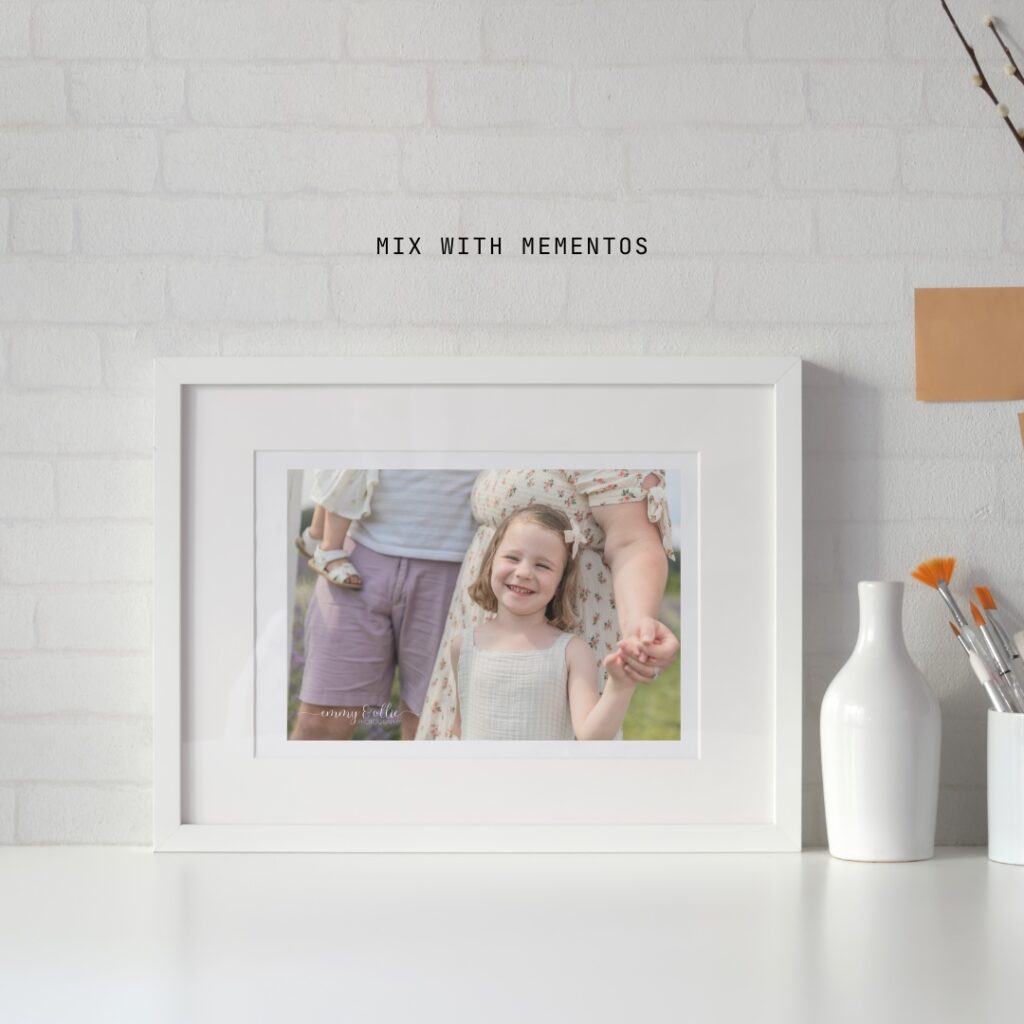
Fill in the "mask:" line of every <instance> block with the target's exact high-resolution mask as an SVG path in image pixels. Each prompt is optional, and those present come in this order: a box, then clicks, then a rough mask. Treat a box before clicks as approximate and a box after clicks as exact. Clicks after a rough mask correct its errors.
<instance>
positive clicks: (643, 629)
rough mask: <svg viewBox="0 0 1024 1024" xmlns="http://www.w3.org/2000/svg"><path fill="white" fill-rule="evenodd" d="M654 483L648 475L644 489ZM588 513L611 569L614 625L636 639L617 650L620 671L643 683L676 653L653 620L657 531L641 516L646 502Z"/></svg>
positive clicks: (661, 555) (664, 572) (659, 568)
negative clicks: (598, 530)
mask: <svg viewBox="0 0 1024 1024" xmlns="http://www.w3.org/2000/svg"><path fill="white" fill-rule="evenodd" d="M658 482H659V481H658V478H657V477H656V476H655V475H654V474H653V473H652V474H651V475H650V476H648V477H647V478H646V479H645V480H644V482H643V486H644V489H645V490H646V489H649V488H650V487H653V486H656V485H657V484H658ZM591 513H592V514H593V516H594V519H595V521H596V522H597V525H598V526H600V527H601V529H602V530H603V531H604V535H605V542H604V560H605V562H607V563H608V568H609V569H611V573H612V592H613V593H614V595H615V606H616V609H617V611H618V616H619V628H620V629H621V630H622V635H623V637H624V638H626V640H634V641H636V642H635V643H633V644H628V645H627V644H625V643H624V645H623V647H622V649H621V653H622V655H623V658H624V663H625V666H626V671H627V672H628V673H631V676H630V678H634V679H636V680H638V681H642V682H648V681H649V680H651V679H653V678H654V677H655V676H656V675H657V674H658V672H660V671H661V670H662V669H664V668H665V667H666V666H668V665H671V664H672V662H673V661H674V660H675V657H676V655H677V654H678V653H679V641H678V640H677V639H676V637H675V634H673V632H672V631H671V630H670V629H669V628H668V627H667V626H666V625H664V623H662V622H659V621H658V612H659V611H660V609H661V600H662V597H663V596H664V593H665V582H666V580H667V579H668V558H667V557H666V555H665V549H664V548H663V547H662V543H661V532H660V530H659V529H658V527H657V525H656V524H655V523H652V522H651V521H650V520H649V519H648V518H647V502H646V501H629V502H624V503H622V504H616V505H596V506H593V507H592V508H591Z"/></svg>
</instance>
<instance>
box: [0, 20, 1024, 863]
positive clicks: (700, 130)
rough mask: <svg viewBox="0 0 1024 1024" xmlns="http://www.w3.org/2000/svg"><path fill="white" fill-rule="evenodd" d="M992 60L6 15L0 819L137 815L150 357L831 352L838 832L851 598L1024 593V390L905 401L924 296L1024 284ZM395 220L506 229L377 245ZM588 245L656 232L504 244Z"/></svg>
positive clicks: (69, 829)
mask: <svg viewBox="0 0 1024 1024" xmlns="http://www.w3.org/2000/svg"><path fill="white" fill-rule="evenodd" d="M954 7H955V9H956V13H957V14H958V15H959V16H960V17H961V19H962V24H963V25H964V26H965V28H966V29H967V30H968V32H969V34H970V35H972V36H973V38H974V41H975V43H976V44H977V45H979V49H983V46H984V41H983V39H982V35H981V31H980V29H977V28H976V27H977V26H978V25H979V24H980V17H981V15H982V14H984V13H987V9H986V8H985V7H984V5H982V4H981V3H980V0H957V3H956V4H955V5H954ZM994 13H996V14H999V13H1000V12H998V11H995V12H994ZM1007 16H1008V18H1010V19H1011V22H1012V16H1011V14H1010V12H1007ZM1014 27H1015V31H1016V34H1017V36H1019V35H1020V34H1021V33H1022V32H1024V22H1020V23H1018V24H1016V25H1015V26H1014ZM985 58H986V59H988V58H991V60H990V61H989V63H990V64H993V66H998V65H999V64H1000V63H1001V62H1002V61H1001V58H1000V57H999V55H998V54H997V53H995V52H994V51H993V52H988V51H985ZM969 70H970V69H969V67H968V65H967V62H966V58H965V55H964V54H963V53H962V51H961V50H960V48H959V44H958V43H957V41H956V39H955V37H954V36H953V34H952V32H951V30H950V28H949V26H948V24H946V23H945V20H944V18H943V17H942V13H941V9H940V8H939V7H938V5H937V4H936V5H933V6H931V5H926V4H922V3H921V2H920V0H850V2H848V3H845V4H836V3H831V2H828V0H782V2H779V0H771V2H769V0H682V2H670V0H641V2H630V3H626V2H611V0H551V2H537V0H531V2H525V0H524V2H499V0H494V2H490V0H487V2H484V0H385V2H382V3H377V2H374V3H371V2H363V0H298V2H296V0H254V2H245V3H242V2H238V0H208V2H182V0H174V2H160V0H155V2H153V0H145V2H144V0H11V2H5V3H0V128H2V131H0V843H25V844H32V843H147V842H149V841H150V839H151V825H150V817H149V816H150V802H151V797H152V793H151V782H152V779H151V756H152V725H151V720H150V715H151V709H152V698H151V685H152V675H151V669H150V663H149V655H150V644H151V640H150V636H151V631H152V614H153V613H152V594H151V586H152V571H153V570H152V566H153V551H152V543H153V532H152V525H151V520H152V515H153V502H152V494H151V489H152V416H153V396H152V385H151V369H152V359H153V358H154V357H155V356H161V355H194V354H200V355H225V356H246V355H264V354H266V355H282V354H290V355H302V354H309V355H323V354H339V355H343V354H351V355H389V356H396V357H398V356H401V355H412V354H415V355H428V354H436V355H474V356H479V355H499V354H510V353H521V354H544V353H552V352H554V351H556V350H558V351H562V352H565V353H567V354H576V355H581V356H586V355H597V354H602V355H609V354H629V355H635V356H637V357H641V358H642V357H643V356H644V355H648V354H650V355H664V354H688V355H711V354H715V355H721V354H736V355H801V356H803V357H804V358H805V359H806V360H808V366H807V373H806V381H807V391H806V397H805V405H804V417H805V433H806V443H805V459H806V463H805V469H806V474H805V477H806V498H805V537H804V540H805V587H806V603H805V607H806V612H805V631H806V650H805V699H804V715H805V723H804V724H805V740H804V806H805V828H804V839H805V843H807V844H808V845H820V844H822V843H824V841H825V832H824V818H823V813H822V796H821V783H820V778H821V775H820V766H819V763H818V741H817V714H818V708H819V705H820V700H821V696H822V693H823V692H824V689H825V687H826V686H827V685H828V682H829V680H830V679H831V678H832V676H833V675H834V674H835V672H836V671H837V670H838V668H839V667H840V665H841V664H842V663H843V661H844V660H845V658H846V656H847V655H848V653H849V650H850V648H851V646H852V643H853V639H854V636H855V633H856V626H857V621H856V620H857V609H856V595H855V584H856V582H857V581H858V580H859V579H865V578H893V579H905V578H906V575H907V571H908V569H909V568H911V567H912V566H913V565H915V564H916V563H917V562H918V561H920V560H921V559H922V558H924V557H926V556H928V555H932V554H939V553H944V552H946V551H956V552H957V553H958V554H959V555H960V557H961V558H962V559H963V571H964V572H965V573H966V574H970V573H972V572H981V571H984V572H985V573H986V575H987V577H988V578H989V579H990V580H991V583H992V585H993V587H994V589H995V590H996V592H997V594H1000V595H1005V596H1007V597H1008V598H1011V600H1010V605H1011V607H1013V600H1012V599H1013V598H1017V605H1018V606H1019V604H1020V601H1019V598H1018V595H1019V594H1020V593H1021V588H1022V587H1024V556H1022V555H1020V554H1018V552H1019V551H1020V550H1021V545H1020V543H1019V530H1020V523H1021V520H1022V517H1024V513H1022V512H1021V509H1022V508H1024V501H1022V491H1024V484H1022V483H1020V479H1021V475H1020V439H1019V436H1018V434H1017V427H1016V419H1015V417H1014V416H1013V410H1011V409H1010V408H1009V407H1007V406H998V405H986V404H976V405H965V406H955V407H953V406H925V405H918V404H916V403H914V402H913V400H912V394H913V352H912V345H913V303H912V295H913V289H914V288H915V287H920V286H929V285H947V284H964V285H969V284H1020V262H1019V257H1020V254H1021V253H1022V252H1024V203H1022V202H1021V200H1020V198H1019V195H1020V188H1021V184H1022V179H1021V173H1022V170H1021V162H1020V154H1019V151H1018V150H1017V149H1016V148H1015V147H1014V146H1013V144H1012V141H1011V140H1010V139H1009V138H1008V135H1007V133H1006V131H1005V128H1004V127H1003V126H1002V125H1000V124H999V123H998V121H997V120H996V119H995V115H994V113H993V111H992V109H991V105H990V104H988V103H987V101H986V100H985V98H984V97H983V96H981V95H980V94H979V93H978V91H977V90H972V89H971V87H970V86H969V84H968V83H967V78H968V74H969ZM998 77H999V82H998V86H999V88H1000V89H1003V88H1004V87H1005V85H1006V83H1005V82H1004V81H1003V79H1002V76H1001V74H1000V75H999V76H998ZM1011 84H1012V83H1011ZM1007 98H1008V100H1010V101H1012V100H1013V99H1015V96H1013V95H1009V96H1007ZM409 233H413V234H422V235H424V236H426V237H427V238H435V237H436V236H437V235H440V234H442V233H444V234H460V233H461V234H469V235H475V234H480V235H493V234H501V235H504V236H505V238H506V254H505V255H503V256H502V257H501V258H500V260H499V259H491V258H489V257H481V258H466V259H463V260H461V261H459V262H454V261H449V262H446V261H445V260H443V259H441V258H439V257H437V256H434V255H431V256H424V257H422V258H420V259H419V260H418V261H409V262H405V261H398V260H390V259H388V260H385V259H379V258H377V257H376V256H375V255H374V249H375V241H376V237H377V235H396V234H402V235H405V234H409ZM564 233H568V234H572V233H583V234H587V233H594V234H600V235H605V234H619V235H630V236H636V235H641V234H642V235H646V236H647V238H648V246H649V250H650V251H649V254H648V255H647V256H645V257H642V258H637V257H619V256H616V257H602V258H600V259H593V260H587V259H576V260H573V259H563V258H560V257H559V258H555V257H549V258H542V257H524V256H520V255H518V254H517V253H515V252H514V251H513V252H509V251H508V248H512V249H515V248H517V246H516V244H515V243H516V240H517V239H518V236H519V235H520V234H564ZM510 243H511V244H510ZM456 310H457V312H455V311H456ZM906 619H907V632H908V639H909V644H910V648H911V651H912V653H913V655H914V657H915V658H916V660H917V661H918V663H919V664H920V665H921V667H922V668H923V669H924V670H925V672H926V674H927V675H928V676H929V678H930V679H931V680H932V682H933V685H934V686H935V689H936V691H937V692H938V693H939V695H940V697H941V700H942V704H943V713H944V744H945V754H944V759H943V765H942V781H943V790H942V794H941V799H940V810H939V835H938V839H939V842H940V843H980V842H983V841H984V838H985V836H984V827H985V826H984V785H985V769H984V759H983V736H982V734H981V732H980V731H979V729H980V727H979V722H981V721H982V720H983V717H984V713H983V703H982V701H981V698H980V695H979V694H978V692H977V688H976V687H972V684H971V683H970V682H969V680H968V679H967V676H966V673H965V672H964V671H963V665H962V663H961V662H960V661H959V660H958V659H957V658H956V657H955V656H954V655H955V652H954V651H951V650H950V647H949V644H948V642H947V638H946V636H945V635H944V632H943V631H944V629H945V624H944V621H943V619H942V613H941V609H940V607H938V605H937V602H936V601H935V600H934V598H933V596H932V595H931V594H929V593H926V592H922V591H920V590H917V589H913V588H911V589H909V590H908V593H907V601H906Z"/></svg>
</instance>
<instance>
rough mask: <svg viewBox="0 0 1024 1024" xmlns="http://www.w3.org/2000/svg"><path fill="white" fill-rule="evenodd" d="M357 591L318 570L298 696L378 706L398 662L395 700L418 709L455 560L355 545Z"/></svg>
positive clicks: (444, 617) (316, 701) (331, 703)
mask: <svg viewBox="0 0 1024 1024" xmlns="http://www.w3.org/2000/svg"><path fill="white" fill-rule="evenodd" d="M350 557H351V559H352V564H353V565H354V566H355V567H356V569H358V570H359V575H360V576H361V577H362V578H363V588H362V590H345V589H343V588H342V587H335V586H332V585H331V584H330V583H328V582H327V580H325V579H324V578H323V577H318V579H317V581H316V586H315V587H314V588H313V596H312V598H311V599H310V602H309V609H308V611H307V612H306V666H305V669H304V671H303V675H302V689H301V691H300V693H299V698H300V700H303V701H305V703H307V704H322V705H325V706H327V707H362V706H363V705H373V706H375V707H380V706H381V705H384V704H386V703H387V702H388V700H389V698H390V696H391V680H392V677H393V676H394V674H395V668H396V666H397V668H398V676H399V680H400V683H401V692H402V700H404V701H405V703H406V704H408V705H409V707H410V708H411V709H412V710H413V712H415V713H416V714H417V715H418V714H419V713H420V712H421V711H422V710H423V701H424V698H425V697H426V695H427V686H428V684H429V683H430V674H431V672H432V671H433V668H434V660H435V658H436V657H437V649H438V647H439V646H440V644H441V635H442V634H443V633H444V626H445V621H446V620H447V617H448V605H449V603H450V602H451V599H452V593H453V591H454V590H455V581H456V580H457V579H458V575H459V569H460V567H461V563H459V562H435V561H430V560H428V559H425V558H399V557H397V556H395V555H381V554H378V553H377V552H376V551H371V550H370V549H369V548H367V547H360V546H356V548H355V549H354V550H353V552H352V554H351V556H350Z"/></svg>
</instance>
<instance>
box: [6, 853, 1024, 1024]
mask: <svg viewBox="0 0 1024 1024" xmlns="http://www.w3.org/2000/svg"><path fill="white" fill-rule="evenodd" d="M0 915H2V916H0V976H2V982H0V1019H3V1020H5V1021H12V1022H14V1021H17V1022H19V1024H21V1022H27V1021H36V1020H40V1021H61V1022H64V1021H94V1020H95V1021H104V1022H112V1021H122V1020H124V1021H132V1022H133V1024H136V1022H148V1021H175V1022H189V1024H191V1022H197V1021H218V1022H221V1021H230V1022H233V1021H236V1020H239V1021H241V1020H244V1021H249V1020H256V1021H263V1020H266V1021H272V1020H273V1021H276V1020H282V1021H288V1022H290V1024H291V1022H305V1021H321V1020H331V1021H338V1020H345V1021H348V1020H351V1021H360V1022H361V1021H371V1020H372V1021H381V1020H387V1021H389V1020H395V1021H397V1020H402V1021H406V1022H411V1021H421V1020H422V1021H434V1020H442V1019H446V1020H473V1021H480V1022H487V1024H489V1022H492V1021H516V1022H524V1021H526V1022H532V1021H546V1020H559V1021H573V1022H575V1021H616V1022H625V1021H644V1022H645V1024H646V1022H648V1021H658V1020H671V1021H683V1022H697V1021H746V1020H750V1021H758V1022H763V1021H789V1022H791V1021H814V1022H815V1024H819V1022H828V1024H832V1022H836V1021H847V1020H849V1021H870V1022H872V1024H884V1022H887V1021H894V1022H895V1021H899V1022H900V1024H914V1022H917V1021H927V1022H929V1024H943V1022H946V1021H949V1022H953V1021H955V1022H957V1024H963V1022H968V1021H969V1022H971V1024H975V1022H978V1021H1012V1020H1020V1019H1022V1009H1024V985H1022V983H1021V981H1020V978H1021V973H1022V972H1021V968H1022V966H1024V868H1013V867H1007V866H1004V865H1000V864H994V863H991V862H989V861H988V860H987V859H986V858H985V854H984V851H983V850H978V849H946V850H941V851H939V854H938V856H937V857H936V859H935V860H933V861H929V862H924V863H919V864H889V865H883V864H853V863H846V862H843V861H837V860H833V859H831V858H830V857H829V856H828V854H827V853H826V852H824V851H821V850H813V851H810V852H807V853H804V854H732V855H716V856H707V855H679V856H677V855H643V856H625V855H604V856H578V855H545V856H537V855H529V856H527V855H491V856H477V855H455V856H440V855H426V856H406V855H390V856H368V855H349V856H342V855H330V854H310V855H278V854H248V855H246V854H158V855H154V854H152V853H150V852H149V851H148V850H138V849H124V848H52V847H46V848H31V847H29V848H7V849H3V850H0Z"/></svg>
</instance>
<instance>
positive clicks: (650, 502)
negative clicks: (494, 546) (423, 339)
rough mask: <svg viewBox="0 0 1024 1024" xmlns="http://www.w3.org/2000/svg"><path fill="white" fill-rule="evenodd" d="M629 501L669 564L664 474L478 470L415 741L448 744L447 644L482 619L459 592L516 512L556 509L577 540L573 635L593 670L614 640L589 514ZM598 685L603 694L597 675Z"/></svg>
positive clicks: (607, 579)
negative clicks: (463, 548) (638, 505)
mask: <svg viewBox="0 0 1024 1024" xmlns="http://www.w3.org/2000/svg"><path fill="white" fill-rule="evenodd" d="M652 474H653V475H654V476H655V477H656V478H657V481H658V482H657V484H656V486H654V487H652V488H650V489H648V490H645V489H644V488H643V486H642V484H643V481H644V480H645V479H647V477H648V476H651V475H652ZM634 501H645V502H646V503H647V518H648V519H649V520H650V521H651V522H652V523H655V524H656V525H657V526H658V528H659V530H660V532H661V541H662V546H663V547H664V549H665V553H666V555H667V556H668V557H669V558H673V557H674V555H673V552H672V524H671V522H670V520H669V513H668V501H667V498H666V496H665V472H664V470H660V469H596V470H592V469H584V470H575V469H508V470H501V469H496V470H485V471H484V472H483V473H481V474H480V476H479V477H477V480H476V483H475V484H474V485H473V493H472V497H471V502H472V507H473V518H474V519H475V520H476V521H477V523H479V524H480V525H479V526H478V528H477V531H476V534H475V535H474V537H473V542H472V544H471V545H470V547H469V550H468V551H467V552H466V557H465V559H464V560H463V562H462V569H461V571H460V572H459V578H458V581H457V582H456V584H455V595H454V596H453V597H452V604H451V608H450V609H449V611H448V621H447V624H446V625H445V630H444V635H443V636H442V638H441V646H440V648H439V649H438V654H437V660H436V661H435V662H434V671H433V673H432V674H431V677H430V686H429V688H428V689H427V697H426V700H425V701H424V704H423V713H422V715H421V716H420V724H419V729H418V731H417V733H416V739H418V740H444V739H451V738H452V728H453V726H454V724H455V707H456V688H455V678H454V676H453V673H452V670H451V643H452V640H453V639H454V638H455V637H456V636H458V635H460V634H461V633H463V632H465V631H466V630H467V629H470V628H472V627H473V626H476V625H479V624H480V623H481V622H483V621H484V619H485V618H486V613H485V612H484V610H483V609H482V608H481V607H480V606H479V605H477V604H476V603H475V602H474V601H472V600H471V599H470V597H469V595H468V594H467V593H466V590H467V588H468V587H469V585H470V584H471V583H472V582H473V580H475V579H476V577H477V575H478V574H479V572H480V564H481V562H482V561H483V556H484V552H485V551H486V550H487V545H488V544H489V543H490V541H491V538H492V537H493V536H494V531H495V529H496V528H497V526H498V524H499V523H500V522H501V521H502V520H503V519H504V518H505V517H506V516H508V515H511V514H512V513H513V512H516V511H518V510H519V509H522V508H526V507H528V506H529V505H550V506H552V507H553V508H557V509H560V510H561V511H562V512H564V513H565V514H566V515H567V516H568V517H569V518H570V519H571V520H572V521H573V522H574V524H575V526H576V529H577V530H578V531H579V533H580V534H581V535H582V538H583V542H582V544H583V546H582V547H581V548H580V552H579V554H578V556H577V557H578V558H579V559H581V563H582V564H581V566H580V577H579V579H580V589H579V593H578V594H577V610H578V611H579V614H580V624H579V625H578V626H577V628H576V632H577V633H579V634H580V636H582V637H583V638H584V639H585V640H586V642H587V643H588V644H589V645H590V648H591V650H592V651H593V652H594V658H595V660H596V661H597V662H598V665H600V663H601V662H602V661H603V660H604V658H605V657H606V656H607V655H608V654H609V653H610V652H611V651H612V650H614V648H615V646H616V644H617V643H618V642H619V639H620V638H621V634H620V632H619V624H618V619H617V616H616V614H615V600H614V598H613V597H612V574H611V570H610V569H609V568H608V566H607V565H606V564H605V563H604V556H603V553H604V531H603V530H602V529H601V527H600V526H598V525H597V521H596V520H595V519H594V516H593V513H592V511H591V510H592V509H594V508H597V507H599V506H601V505H615V504H625V503H627V502H634ZM601 685H602V688H603V686H604V681H603V673H602V683H601Z"/></svg>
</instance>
